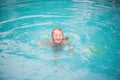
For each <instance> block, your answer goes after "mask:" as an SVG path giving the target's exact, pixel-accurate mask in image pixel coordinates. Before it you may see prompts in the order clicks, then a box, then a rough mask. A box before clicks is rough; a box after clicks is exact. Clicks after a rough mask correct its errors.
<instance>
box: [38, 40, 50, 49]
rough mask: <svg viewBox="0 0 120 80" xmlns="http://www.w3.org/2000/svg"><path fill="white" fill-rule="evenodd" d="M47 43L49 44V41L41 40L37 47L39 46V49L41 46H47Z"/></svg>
mask: <svg viewBox="0 0 120 80" xmlns="http://www.w3.org/2000/svg"><path fill="white" fill-rule="evenodd" d="M48 43H49V41H46V40H42V41H40V42H39V44H38V46H39V48H42V47H43V44H48Z"/></svg>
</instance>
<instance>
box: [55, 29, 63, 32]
mask: <svg viewBox="0 0 120 80" xmlns="http://www.w3.org/2000/svg"><path fill="white" fill-rule="evenodd" d="M53 33H62V31H61V30H59V29H56V30H54V31H53Z"/></svg>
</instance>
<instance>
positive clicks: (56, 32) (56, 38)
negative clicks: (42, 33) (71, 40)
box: [52, 29, 63, 43]
mask: <svg viewBox="0 0 120 80" xmlns="http://www.w3.org/2000/svg"><path fill="white" fill-rule="evenodd" d="M52 37H53V40H54V42H56V43H60V42H61V41H62V39H63V33H62V31H61V30H59V29H56V30H54V31H53V34H52Z"/></svg>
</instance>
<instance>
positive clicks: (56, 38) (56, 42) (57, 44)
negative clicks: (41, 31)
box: [39, 28, 75, 54]
mask: <svg viewBox="0 0 120 80" xmlns="http://www.w3.org/2000/svg"><path fill="white" fill-rule="evenodd" d="M51 37H52V40H50V41H46V40H42V41H40V43H39V47H40V48H42V45H43V44H48V45H51V46H53V47H54V50H55V51H58V50H62V49H63V48H64V45H68V46H69V51H70V52H71V53H73V54H74V53H75V52H74V51H73V50H72V49H71V48H70V43H69V42H68V39H69V37H66V38H64V34H63V31H62V29H61V28H55V29H53V31H52V36H51Z"/></svg>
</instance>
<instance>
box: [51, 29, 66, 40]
mask: <svg viewBox="0 0 120 80" xmlns="http://www.w3.org/2000/svg"><path fill="white" fill-rule="evenodd" d="M55 30H60V31H61V32H62V36H63V37H64V35H63V31H62V29H61V28H54V29H53V30H52V35H51V37H52V41H54V40H53V33H54V31H55Z"/></svg>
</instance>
